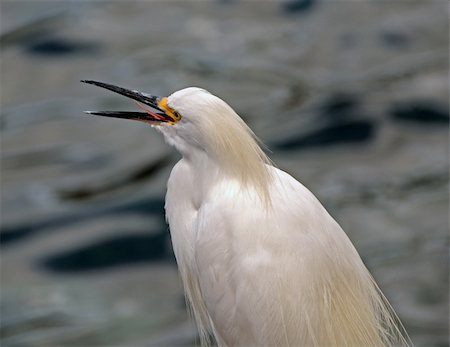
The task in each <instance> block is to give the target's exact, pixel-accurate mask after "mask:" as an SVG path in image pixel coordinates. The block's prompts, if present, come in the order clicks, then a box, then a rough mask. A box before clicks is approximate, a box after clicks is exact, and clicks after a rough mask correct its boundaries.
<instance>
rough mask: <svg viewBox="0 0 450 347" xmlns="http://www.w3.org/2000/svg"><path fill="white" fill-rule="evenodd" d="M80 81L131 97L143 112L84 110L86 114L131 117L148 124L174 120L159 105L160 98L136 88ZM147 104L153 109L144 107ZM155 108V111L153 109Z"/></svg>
mask: <svg viewBox="0 0 450 347" xmlns="http://www.w3.org/2000/svg"><path fill="white" fill-rule="evenodd" d="M81 82H83V83H87V84H93V85H95V86H97V87H101V88H105V89H108V90H111V91H113V92H115V93H117V94H120V95H123V96H126V97H128V98H130V99H133V100H135V101H137V102H138V105H139V107H140V108H142V109H143V110H144V111H145V112H130V111H84V112H85V113H87V114H93V115H96V116H103V117H113V118H123V119H132V120H137V121H140V122H144V123H149V124H159V123H161V122H166V123H167V122H169V123H172V122H174V121H175V120H174V119H173V118H172V117H171V116H170V115H168V114H167V113H166V111H165V110H164V109H163V108H162V107H161V106H160V101H161V100H162V98H160V97H157V96H153V95H149V94H145V93H141V92H138V91H137V90H130V89H125V88H122V87H118V86H115V85H112V84H108V83H103V82H97V81H91V80H82V81H81ZM144 105H146V106H149V107H151V108H152V109H153V110H151V109H149V108H147V107H145V106H144ZM154 110H155V111H154Z"/></svg>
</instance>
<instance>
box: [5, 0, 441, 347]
mask: <svg viewBox="0 0 450 347" xmlns="http://www.w3.org/2000/svg"><path fill="white" fill-rule="evenodd" d="M448 45H449V21H448V2H447V1H431V0H430V1H361V2H356V1H335V2H333V1H319V0H317V1H314V0H299V1H290V2H280V1H273V2H269V1H265V2H256V1H238V0H235V1H232V0H229V1H225V0H223V1H170V2H163V1H138V2H126V1H95V2H89V1H82V2H75V1H48V2H47V1H5V0H3V1H2V2H1V123H0V126H1V150H2V151H1V183H2V185H1V301H0V304H1V345H2V346H11V347H12V346H55V347H64V346H77V347H78V346H86V347H88V346H136V347H140V346H176V345H183V346H191V345H195V343H196V333H195V329H194V327H193V326H192V324H191V323H189V320H188V318H187V314H186V312H185V305H184V299H183V294H182V289H181V285H180V281H179V279H178V276H177V270H176V264H175V261H174V257H173V254H172V251H171V248H170V239H169V234H168V230H167V226H166V224H165V222H164V211H163V204H164V203H163V201H164V194H165V184H166V180H167V178H168V175H169V172H170V170H171V167H172V166H173V165H174V163H175V162H176V161H177V160H178V158H179V156H178V154H177V153H176V152H175V151H174V150H173V149H171V148H169V147H168V146H166V145H165V144H164V143H163V140H162V138H161V136H160V135H159V134H157V133H156V132H155V131H154V130H152V129H151V128H150V127H149V126H146V125H145V124H138V123H133V122H128V121H122V120H112V119H103V118H95V117H90V116H86V115H83V114H82V111H83V110H86V109H93V110H97V109H99V110H102V109H106V110H107V109H112V110H116V109H123V110H127V109H129V110H134V109H136V105H134V104H133V103H132V102H130V101H129V100H126V99H125V98H123V97H120V96H118V95H115V94H112V93H110V92H107V91H105V90H100V89H99V88H95V87H92V86H87V85H82V84H80V83H79V80H80V79H97V80H100V81H105V82H110V83H114V84H118V85H121V86H124V87H130V88H135V89H139V90H142V91H146V92H149V93H152V94H156V95H168V94H170V93H172V92H173V91H175V90H178V89H181V88H184V87H187V86H200V87H203V88H205V89H208V90H210V91H211V92H213V93H214V94H216V95H218V96H220V97H221V98H223V99H224V100H226V101H227V102H228V103H229V104H230V105H231V106H232V107H233V108H234V109H235V110H237V112H238V113H239V114H240V115H241V116H242V117H243V118H244V119H245V121H246V122H247V123H248V124H249V125H250V126H251V127H252V128H253V130H254V131H255V132H256V133H257V134H258V135H259V136H260V137H261V139H262V140H263V141H264V142H265V143H266V144H267V145H268V147H269V149H270V150H271V157H272V159H273V160H274V161H275V163H276V164H277V165H278V166H279V167H280V168H282V169H284V170H286V171H288V172H290V173H291V174H292V175H294V176H295V177H297V178H298V179H299V180H301V181H302V182H303V183H304V184H305V185H306V186H307V187H309V188H310V189H311V190H312V191H313V192H314V193H315V194H316V195H317V196H318V197H319V198H320V200H321V201H322V202H323V204H324V205H325V206H326V208H327V209H328V210H329V211H330V212H331V214H332V215H333V216H334V217H335V218H336V219H337V220H338V221H339V223H340V224H341V225H342V226H343V228H344V230H346V232H347V234H348V235H349V237H350V238H351V239H352V241H353V242H354V243H355V245H356V247H357V249H358V250H359V252H360V254H361V256H362V258H363V259H364V261H365V263H366V264H367V266H368V267H369V269H370V270H371V271H372V273H373V274H374V276H375V278H376V279H377V281H378V283H379V284H380V286H381V288H383V290H384V292H385V294H386V296H387V297H388V298H389V299H390V301H391V303H392V305H393V306H394V307H395V309H396V310H397V312H398V314H399V315H400V317H401V318H402V320H403V322H404V323H405V326H406V328H407V330H408V331H409V333H410V335H411V338H412V340H413V341H414V343H415V345H416V346H448V343H449V342H448V174H449V172H448V171H449V156H448V154H449V153H448V150H449V136H448V135H449V134H448V125H449V105H448V93H449V88H448V82H449V75H448V74H449V73H448V68H449V66H448V65H449V63H448V59H449V56H448V49H449V47H448Z"/></svg>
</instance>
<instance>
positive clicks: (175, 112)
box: [173, 110, 181, 121]
mask: <svg viewBox="0 0 450 347" xmlns="http://www.w3.org/2000/svg"><path fill="white" fill-rule="evenodd" d="M173 117H174V118H175V120H176V121H179V120H180V119H181V115H180V114H179V113H178V112H177V111H175V110H174V111H173Z"/></svg>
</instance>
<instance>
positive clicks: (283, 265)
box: [92, 82, 407, 347]
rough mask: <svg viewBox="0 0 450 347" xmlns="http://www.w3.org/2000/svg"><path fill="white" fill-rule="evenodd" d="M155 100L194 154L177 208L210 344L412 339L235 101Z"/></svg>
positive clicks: (191, 287) (193, 96)
mask: <svg viewBox="0 0 450 347" xmlns="http://www.w3.org/2000/svg"><path fill="white" fill-rule="evenodd" d="M92 84H98V82H95V83H92ZM102 86H103V87H104V85H102ZM106 88H108V89H111V90H113V89H112V87H106ZM122 94H124V93H122ZM127 96H128V95H127ZM152 100H153V99H152ZM149 104H151V105H150V106H151V107H153V108H157V109H158V110H161V111H163V113H164V114H165V115H166V116H167V115H169V116H170V117H169V116H167V118H161V117H165V116H163V115H162V114H159V113H158V114H155V113H153V112H150V111H149V115H150V116H151V117H150V121H146V122H151V124H152V125H154V127H155V128H156V129H157V130H159V131H160V132H161V133H163V135H164V137H165V139H166V141H167V142H168V143H169V144H171V145H173V146H174V147H175V148H176V149H177V150H178V151H179V152H180V153H181V154H182V159H181V160H180V161H179V162H178V163H177V164H176V165H175V167H174V168H173V170H172V172H171V174H170V178H169V181H168V186H167V195H166V204H165V209H166V217H167V221H168V223H169V228H170V232H171V238H172V244H173V249H174V253H175V256H176V260H177V264H178V268H179V271H180V274H181V279H182V281H183V285H184V289H185V294H186V298H187V301H188V303H189V305H190V307H191V311H192V314H193V316H194V318H195V321H196V323H197V326H198V328H199V332H200V336H201V341H202V344H205V345H207V344H209V342H210V341H209V335H212V336H213V337H214V338H215V340H216V341H217V344H218V345H219V346H373V347H380V346H393V345H395V344H401V345H407V340H406V339H405V337H404V336H403V332H402V331H401V324H400V323H399V321H398V318H397V316H396V315H395V313H394V311H393V310H392V308H391V306H390V305H389V303H388V302H387V300H386V299H385V298H384V296H383V294H382V293H381V291H380V290H379V288H378V286H377V285H376V283H375V282H374V280H373V278H372V276H371V275H370V273H369V271H368V270H367V269H366V267H365V266H364V264H363V262H362V260H361V258H360V256H359V254H358V253H357V251H356V250H355V248H354V247H353V245H352V243H351V241H350V240H349V239H348V237H347V235H346V234H345V233H344V231H343V230H342V229H341V227H340V226H339V225H338V224H337V223H336V221H335V220H334V219H333V218H332V217H331V216H330V215H329V213H328V212H327V211H326V210H325V208H324V207H323V206H322V205H321V203H320V202H319V201H318V200H317V199H316V197H315V196H314V195H313V194H312V193H311V192H310V191H309V190H308V189H307V188H305V187H304V186H303V185H302V184H301V183H300V182H298V181H297V180H295V179H294V178H293V177H292V176H290V175H289V174H287V173H286V172H284V171H282V170H280V169H278V168H276V167H274V166H273V165H272V164H271V162H270V160H269V159H268V158H267V157H266V155H265V154H264V152H263V151H262V150H261V148H260V146H259V145H258V142H257V140H256V138H255V136H254V134H253V133H252V132H251V130H250V129H249V128H248V127H247V125H246V124H245V123H244V122H243V121H242V119H241V118H240V117H239V116H238V115H237V114H236V113H235V112H234V111H233V110H232V109H231V107H229V106H228V105H227V104H226V103H225V102H224V101H222V100H221V99H219V98H217V97H216V96H214V95H212V94H210V93H208V92H206V91H204V90H202V89H199V88H187V89H183V90H181V91H178V92H175V93H174V94H172V95H171V96H169V97H168V98H164V99H163V101H160V102H158V103H157V104H155V105H154V104H153V101H151V102H150V101H149ZM96 114H99V113H96ZM100 115H108V116H110V113H103V114H100ZM117 117H119V116H117ZM133 117H136V116H135V115H134V116H133ZM120 118H123V113H120ZM138 119H139V120H142V119H143V116H139V118H138ZM161 119H164V120H161Z"/></svg>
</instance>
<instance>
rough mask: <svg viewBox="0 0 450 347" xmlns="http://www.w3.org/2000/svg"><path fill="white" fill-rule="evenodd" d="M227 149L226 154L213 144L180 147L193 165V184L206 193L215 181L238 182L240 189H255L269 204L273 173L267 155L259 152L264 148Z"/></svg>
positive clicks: (183, 154) (191, 165)
mask: <svg viewBox="0 0 450 347" xmlns="http://www.w3.org/2000/svg"><path fill="white" fill-rule="evenodd" d="M258 148H259V147H258ZM228 150H229V152H230V153H227V154H226V155H224V154H223V152H216V151H214V150H213V149H212V148H209V150H205V149H203V148H200V147H191V148H190V149H189V150H188V151H180V152H181V154H182V156H183V160H184V161H185V162H186V163H187V164H188V165H189V167H190V169H191V172H192V175H193V184H194V186H195V187H196V188H198V189H199V191H201V193H202V194H207V193H208V191H209V190H210V189H211V187H213V186H214V185H215V184H217V183H220V182H223V181H224V180H226V181H228V182H233V185H234V184H237V186H240V187H241V188H240V189H241V190H245V189H250V190H252V191H254V192H255V193H256V195H258V196H259V198H260V199H261V200H262V201H264V203H265V204H266V205H267V204H268V205H270V196H269V187H270V183H271V181H272V176H271V170H270V168H269V165H268V164H269V163H268V162H267V161H266V160H264V159H266V158H267V157H260V156H259V155H260V153H263V152H262V151H261V152H260V153H259V152H258V153H254V155H253V156H250V155H249V152H248V151H246V152H245V151H241V150H240V148H238V147H237V148H233V147H230V148H229V149H228ZM267 160H268V159H267Z"/></svg>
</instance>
